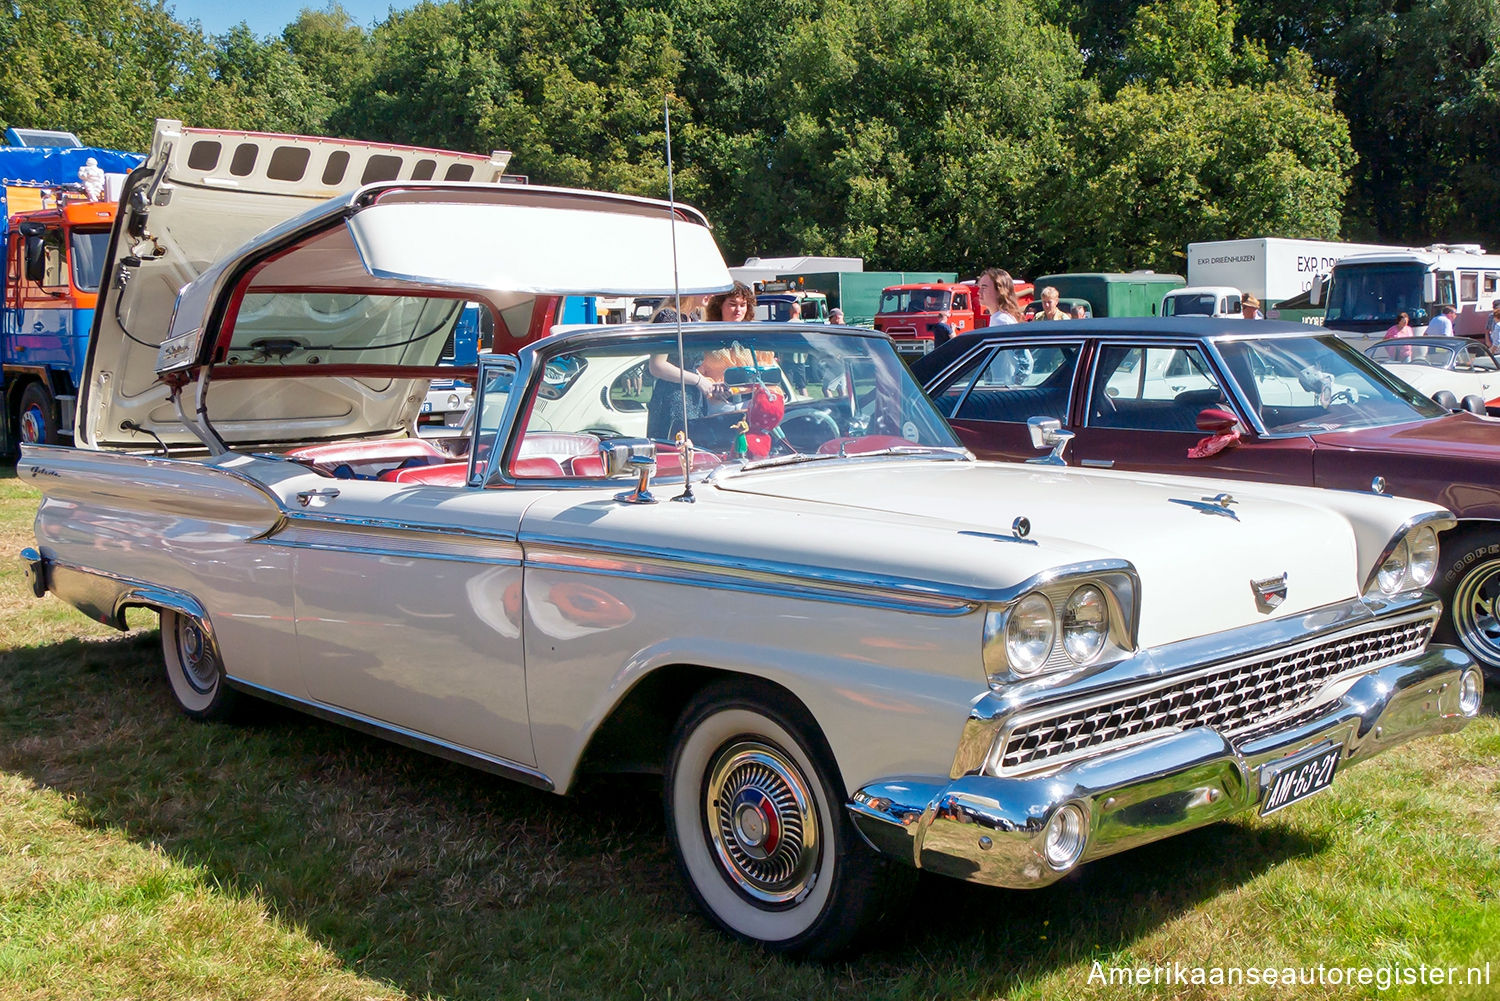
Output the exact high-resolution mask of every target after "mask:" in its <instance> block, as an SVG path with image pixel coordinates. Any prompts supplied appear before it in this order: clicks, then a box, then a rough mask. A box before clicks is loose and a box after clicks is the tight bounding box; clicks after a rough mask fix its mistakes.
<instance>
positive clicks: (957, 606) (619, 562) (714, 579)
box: [522, 537, 978, 616]
mask: <svg viewBox="0 0 1500 1001" xmlns="http://www.w3.org/2000/svg"><path fill="white" fill-rule="evenodd" d="M522 544H523V545H524V546H525V550H526V565H527V566H528V567H536V568H540V569H547V570H557V571H563V572H571V573H587V574H599V575H602V576H606V577H630V578H635V579H638V580H650V581H657V582H661V583H666V584H683V585H690V586H692V587H706V588H713V589H716V590H721V591H742V592H749V593H752V594H768V595H776V596H780V597H789V598H801V599H809V598H810V599H812V600H815V601H831V602H836V603H838V604H846V605H864V606H868V607H872V608H887V609H892V610H894V611H903V612H918V613H924V614H928V615H954V616H956V615H964V614H967V613H968V612H971V611H973V610H974V609H975V608H976V607H978V602H977V601H974V600H970V599H966V598H963V597H959V596H955V595H950V594H944V593H941V592H940V591H938V590H937V589H936V588H935V587H934V586H932V585H925V584H923V583H922V582H920V581H908V580H902V579H898V578H878V577H875V576H873V575H869V576H866V575H857V574H839V573H837V572H835V571H824V570H815V569H813V568H811V567H807V568H799V567H791V566H783V565H778V564H769V563H762V562H760V561H752V560H744V561H731V560H713V559H711V558H708V559H705V558H703V557H702V556H701V555H700V554H688V553H677V552H671V553H668V552H655V553H648V552H632V551H629V550H626V549H614V548H606V547H597V548H586V547H581V546H577V545H570V544H569V543H567V542H566V541H565V540H560V539H551V538H540V537H523V538H522Z"/></svg>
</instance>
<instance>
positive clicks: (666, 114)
mask: <svg viewBox="0 0 1500 1001" xmlns="http://www.w3.org/2000/svg"><path fill="white" fill-rule="evenodd" d="M661 114H662V122H663V123H664V126H665V128H666V133H667V219H668V222H669V223H670V224H671V231H672V298H673V300H674V302H675V303H676V308H675V309H674V310H673V312H674V313H676V314H677V387H678V390H679V395H680V396H681V397H682V444H681V445H680V446H679V448H680V450H681V454H680V456H679V459H680V461H681V463H682V493H680V494H678V495H677V496H676V497H673V498H672V499H673V500H674V501H682V502H683V503H685V504H692V503H694V502H695V501H696V500H697V498H696V497H694V496H693V439H692V438H691V437H690V436H689V434H688V405H687V352H686V351H684V350H683V347H682V287H681V286H680V285H679V284H678V281H677V278H678V275H677V196H676V191H675V190H674V189H673V187H672V105H671V95H669V94H663V95H662V99H661Z"/></svg>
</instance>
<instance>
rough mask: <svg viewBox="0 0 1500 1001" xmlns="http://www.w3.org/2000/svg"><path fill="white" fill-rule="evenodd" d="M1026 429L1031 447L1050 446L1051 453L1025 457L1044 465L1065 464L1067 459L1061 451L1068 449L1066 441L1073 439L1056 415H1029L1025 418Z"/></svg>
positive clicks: (1070, 432) (1028, 460) (1029, 460)
mask: <svg viewBox="0 0 1500 1001" xmlns="http://www.w3.org/2000/svg"><path fill="white" fill-rule="evenodd" d="M1026 430H1028V431H1030V432H1031V447H1032V448H1050V449H1052V454H1051V455H1044V456H1041V457H1039V458H1036V459H1027V460H1026V461H1027V462H1034V463H1037V464H1039V465H1044V466H1066V465H1067V464H1068V463H1067V460H1066V459H1064V458H1063V453H1064V452H1066V451H1067V450H1068V442H1070V441H1072V440H1073V432H1072V431H1064V430H1063V426H1062V421H1060V420H1058V419H1057V418H1056V417H1030V418H1027V420H1026Z"/></svg>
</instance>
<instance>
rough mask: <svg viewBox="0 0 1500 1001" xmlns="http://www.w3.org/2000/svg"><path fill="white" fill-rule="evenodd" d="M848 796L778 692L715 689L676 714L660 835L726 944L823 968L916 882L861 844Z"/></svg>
mask: <svg viewBox="0 0 1500 1001" xmlns="http://www.w3.org/2000/svg"><path fill="white" fill-rule="evenodd" d="M846 798H847V797H846V795H845V793H844V790H843V784H842V782H840V780H839V778H838V773H837V771H836V770H835V769H834V767H833V766H832V755H831V754H830V752H829V751H828V749H827V746H826V744H825V742H824V740H823V738H822V734H821V733H819V731H818V729H817V726H816V725H815V724H814V723H813V722H812V720H811V719H810V718H808V716H807V713H806V711H805V710H804V709H802V707H801V706H800V705H799V704H797V703H796V702H795V700H793V699H791V698H790V697H788V696H786V695H785V694H784V693H782V692H780V691H778V690H776V689H772V688H770V687H769V686H761V685H755V684H737V683H732V684H724V685H713V686H710V687H709V688H707V689H705V690H704V691H703V692H701V693H699V695H698V696H697V697H696V698H695V699H693V701H692V702H691V703H690V704H689V705H688V707H687V709H686V710H685V711H684V712H683V714H682V718H681V720H680V721H679V723H678V725H677V729H676V733H675V735H674V737H673V741H672V751H671V758H670V761H669V762H668V765H667V773H666V780H665V785H664V788H663V799H664V800H665V806H666V815H667V831H668V834H669V836H670V839H671V843H672V848H673V851H674V853H675V855H676V858H677V865H678V868H679V870H680V871H681V873H682V875H683V877H684V879H685V880H686V881H687V884H688V889H689V891H690V892H691V893H692V896H693V898H694V900H695V901H696V902H697V904H698V906H699V908H700V909H702V910H703V912H704V913H705V914H707V915H708V917H709V918H710V919H711V920H712V921H713V922H714V923H715V924H717V925H718V926H719V927H721V928H723V929H724V930H725V931H727V932H729V933H730V934H731V935H734V936H736V937H737V938H741V939H745V940H747V941H750V942H755V943H757V944H759V945H761V946H763V947H764V948H766V949H769V950H771V951H773V952H780V953H786V954H789V955H795V956H801V957H804V958H810V959H822V958H826V957H829V956H831V955H834V954H836V953H838V952H839V951H841V950H843V949H844V948H846V947H847V946H849V945H850V944H852V943H853V942H854V941H855V940H856V939H857V938H858V937H859V936H860V935H861V934H862V933H864V932H865V931H866V930H868V929H869V928H870V927H871V926H872V925H873V923H874V922H875V920H876V919H877V918H879V917H880V915H881V914H882V912H883V911H884V909H885V906H886V903H887V901H888V900H890V899H891V898H892V896H893V895H894V892H895V891H896V890H898V889H900V888H901V887H902V885H904V884H905V883H906V881H907V880H908V879H910V878H912V877H914V876H915V874H916V870H915V869H906V867H904V866H898V865H897V864H896V863H893V862H891V861H888V860H886V859H883V858H881V857H880V856H878V855H877V854H876V853H875V852H874V851H873V850H872V849H871V848H869V847H868V846H867V845H866V844H865V842H864V841H863V839H862V838H860V836H859V834H858V833H857V832H856V831H855V830H854V826H853V823H852V821H851V820H850V819H849V815H848V812H847V811H846V810H845V809H844V803H845V800H846ZM903 870H904V871H903Z"/></svg>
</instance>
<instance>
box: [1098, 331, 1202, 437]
mask: <svg viewBox="0 0 1500 1001" xmlns="http://www.w3.org/2000/svg"><path fill="white" fill-rule="evenodd" d="M1222 405H1224V393H1223V391H1222V389H1221V388H1220V386H1219V380H1218V378H1217V377H1216V376H1215V375H1214V372H1213V369H1212V368H1211V367H1210V366H1209V364H1208V360H1207V359H1206V358H1205V357H1204V356H1203V352H1202V351H1201V350H1199V349H1198V348H1197V347H1184V346H1172V345H1150V346H1146V345H1140V346H1132V345H1111V346H1109V347H1106V348H1104V349H1103V350H1102V351H1101V352H1100V353H1099V361H1098V364H1097V365H1096V367H1095V369H1094V378H1093V381H1092V386H1091V389H1090V395H1089V418H1088V423H1089V426H1090V427H1101V428H1120V429H1128V430H1132V431H1183V432H1197V430H1198V414H1199V413H1201V412H1202V411H1203V410H1204V408H1206V407H1216V406H1222Z"/></svg>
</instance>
